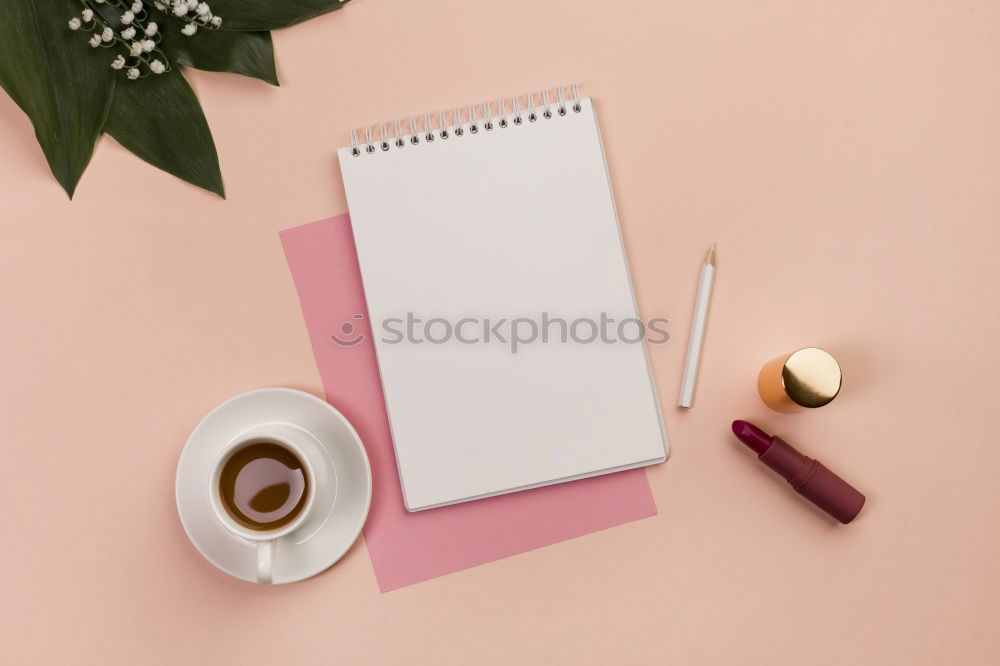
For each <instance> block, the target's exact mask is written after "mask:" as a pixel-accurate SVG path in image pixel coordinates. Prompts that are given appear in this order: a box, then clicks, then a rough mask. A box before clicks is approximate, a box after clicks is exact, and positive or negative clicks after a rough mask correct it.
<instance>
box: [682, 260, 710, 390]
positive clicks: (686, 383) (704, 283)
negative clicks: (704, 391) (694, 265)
mask: <svg viewBox="0 0 1000 666" xmlns="http://www.w3.org/2000/svg"><path fill="white" fill-rule="evenodd" d="M714 280H715V243H712V244H711V245H709V246H708V254H707V255H705V263H704V264H702V266H701V275H700V277H699V278H698V295H697V296H696V297H695V300H694V320H693V321H692V322H691V337H690V338H689V339H688V349H687V358H685V359H684V377H683V378H682V379H681V395H680V398H678V399H677V405H678V406H679V407H690V406H691V403H692V401H693V400H694V385H695V383H696V382H697V381H698V363H699V361H701V346H702V343H703V342H704V341H705V320H707V319H708V303H709V301H710V300H711V299H712V282H713V281H714Z"/></svg>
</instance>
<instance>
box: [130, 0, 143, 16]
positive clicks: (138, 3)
mask: <svg viewBox="0 0 1000 666" xmlns="http://www.w3.org/2000/svg"><path fill="white" fill-rule="evenodd" d="M132 11H133V12H135V13H136V14H138V13H139V12H141V11H142V0H135V2H133V3H132Z"/></svg>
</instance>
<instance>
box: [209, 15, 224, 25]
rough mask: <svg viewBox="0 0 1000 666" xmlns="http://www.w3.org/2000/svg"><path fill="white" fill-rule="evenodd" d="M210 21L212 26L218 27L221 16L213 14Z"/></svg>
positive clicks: (220, 23)
mask: <svg viewBox="0 0 1000 666" xmlns="http://www.w3.org/2000/svg"><path fill="white" fill-rule="evenodd" d="M211 23H212V26H213V27H216V28H218V27H219V26H220V25H222V17H221V16H213V17H212V21H211Z"/></svg>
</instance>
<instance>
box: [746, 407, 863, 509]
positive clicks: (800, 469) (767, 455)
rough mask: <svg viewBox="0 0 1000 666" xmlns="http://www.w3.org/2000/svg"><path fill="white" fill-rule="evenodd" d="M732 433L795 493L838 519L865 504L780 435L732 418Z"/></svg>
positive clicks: (840, 479)
mask: <svg viewBox="0 0 1000 666" xmlns="http://www.w3.org/2000/svg"><path fill="white" fill-rule="evenodd" d="M733 434H734V435H736V437H737V438H738V439H739V440H740V441H741V442H743V443H744V444H746V445H747V447H749V448H750V450H752V451H753V452H754V453H756V454H757V459H758V460H760V461H761V462H762V463H764V464H765V465H767V466H768V467H770V468H771V469H773V470H774V471H775V472H777V473H778V474H779V475H781V478H783V479H785V480H786V481H788V483H789V484H790V485H791V486H792V489H793V490H794V491H795V492H797V493H798V494H800V495H802V496H803V497H805V498H806V499H807V500H809V501H810V502H812V503H813V504H815V505H816V506H818V507H819V508H821V509H823V510H824V511H826V512H827V513H828V514H830V515H831V516H833V517H834V518H836V519H837V520H839V521H840V522H842V523H844V524H847V523H849V522H851V521H852V520H854V517H855V516H856V515H858V512H859V511H861V507H862V506H864V503H865V496H864V495H862V494H861V493H859V492H858V491H857V490H855V489H854V486H852V485H851V484H849V483H847V481H844V480H843V479H842V478H840V477H839V476H837V475H836V474H834V473H833V472H831V471H830V470H828V469H827V468H826V467H824V466H823V463H821V462H819V461H818V460H813V459H812V458H810V457H808V456H804V455H802V454H801V453H799V452H798V451H796V450H795V447H793V446H792V445H791V444H789V443H788V442H786V441H785V440H783V439H781V438H780V437H777V436H775V437H772V436H771V435H768V434H767V433H766V432H764V431H763V430H761V429H760V428H758V427H757V426H755V425H754V424H752V423H750V422H748V421H733Z"/></svg>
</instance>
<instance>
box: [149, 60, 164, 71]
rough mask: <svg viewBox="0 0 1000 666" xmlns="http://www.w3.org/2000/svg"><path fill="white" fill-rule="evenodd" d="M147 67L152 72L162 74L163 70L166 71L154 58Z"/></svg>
mask: <svg viewBox="0 0 1000 666" xmlns="http://www.w3.org/2000/svg"><path fill="white" fill-rule="evenodd" d="M149 69H150V70H151V71H152V72H153V74H163V72H165V71H167V68H166V66H165V65H164V64H163V63H162V62H160V61H159V60H154V61H153V62H151V63H149Z"/></svg>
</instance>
